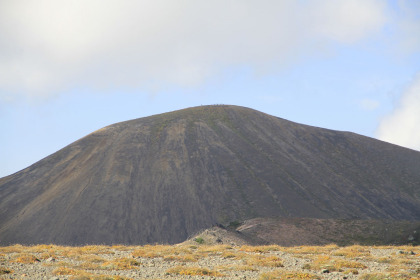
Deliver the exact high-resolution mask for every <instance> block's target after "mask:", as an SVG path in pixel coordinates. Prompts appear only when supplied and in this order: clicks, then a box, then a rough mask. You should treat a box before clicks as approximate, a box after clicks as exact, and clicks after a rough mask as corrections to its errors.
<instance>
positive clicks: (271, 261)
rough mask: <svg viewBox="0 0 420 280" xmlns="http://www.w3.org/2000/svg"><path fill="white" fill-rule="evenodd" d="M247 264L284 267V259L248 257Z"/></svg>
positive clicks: (262, 256)
mask: <svg viewBox="0 0 420 280" xmlns="http://www.w3.org/2000/svg"><path fill="white" fill-rule="evenodd" d="M245 263H246V264H247V265H253V266H264V267H283V262H282V259H280V258H279V257H277V256H264V255H248V256H247V257H246V258H245Z"/></svg>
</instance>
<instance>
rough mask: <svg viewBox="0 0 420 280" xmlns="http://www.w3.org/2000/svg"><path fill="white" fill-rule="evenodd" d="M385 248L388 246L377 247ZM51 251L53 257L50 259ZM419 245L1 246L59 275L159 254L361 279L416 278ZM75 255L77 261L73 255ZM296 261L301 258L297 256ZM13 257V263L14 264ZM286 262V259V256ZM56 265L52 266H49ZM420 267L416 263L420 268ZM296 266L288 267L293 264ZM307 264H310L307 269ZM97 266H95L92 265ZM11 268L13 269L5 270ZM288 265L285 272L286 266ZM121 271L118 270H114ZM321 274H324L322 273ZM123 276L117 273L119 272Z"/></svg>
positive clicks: (272, 274)
mask: <svg viewBox="0 0 420 280" xmlns="http://www.w3.org/2000/svg"><path fill="white" fill-rule="evenodd" d="M381 249H386V250H388V249H389V251H385V252H384V251H382V252H378V251H377V250H381ZM116 251H120V252H123V256H124V257H123V256H121V255H118V256H117V255H116V254H115V253H116ZM50 257H53V258H54V259H55V261H51V262H50V261H46V260H47V259H48V258H50ZM286 257H292V258H302V257H303V258H304V259H305V265H303V267H302V268H303V269H304V270H303V271H301V272H297V271H293V270H294V268H293V267H287V268H284V269H278V268H281V267H283V266H284V264H285V263H284V258H286ZM419 257H420V247H413V246H373V247H367V246H358V245H355V246H347V247H338V246H337V245H334V244H332V245H327V246H297V247H281V246H277V245H268V246H240V247H239V246H229V245H223V244H220V245H206V244H194V245H191V244H190V245H185V244H183V245H173V246H171V245H145V246H122V245H115V246H102V245H92V246H83V247H71V246H56V245H42V244H41V245H35V246H21V245H13V246H7V247H0V260H1V263H2V265H7V263H10V264H11V269H13V270H15V268H14V266H16V263H20V264H22V265H33V264H35V263H38V262H39V261H42V263H41V265H44V266H48V267H49V269H54V274H55V275H57V276H60V275H67V278H69V279H77V280H84V279H95V280H104V279H129V278H124V277H119V276H112V275H111V276H108V275H103V274H93V273H94V272H95V273H98V272H102V273H104V274H107V273H109V272H108V271H121V270H138V269H140V268H141V262H142V261H143V262H149V260H145V258H149V259H153V258H159V261H163V262H166V263H165V265H168V264H170V263H171V264H172V266H175V267H172V268H170V269H168V270H167V271H166V273H168V274H171V275H172V276H171V277H175V278H176V275H179V276H178V277H181V276H182V275H190V276H214V277H220V276H222V275H223V274H222V273H225V274H226V276H229V277H230V276H231V275H232V273H233V272H234V271H237V272H241V271H248V272H250V273H251V274H252V275H253V277H254V278H257V277H258V275H257V274H258V271H260V270H261V272H264V273H261V274H260V275H259V277H260V278H259V279H317V278H319V277H317V274H315V273H318V275H320V274H319V272H320V271H321V270H323V269H328V270H329V271H330V272H339V273H341V274H340V275H341V276H345V275H349V274H359V275H358V276H357V277H359V279H365V280H379V279H405V280H407V279H411V280H414V279H418V280H420V278H419V277H418V275H420V258H419ZM206 258H213V259H218V260H219V261H224V262H225V263H226V264H225V265H220V266H216V267H214V268H213V267H210V268H208V267H202V266H201V265H197V264H198V263H200V264H201V262H198V261H201V260H202V259H206ZM69 259H72V260H73V261H70V260H69ZM296 261H298V260H296ZM299 261H300V262H302V260H299ZM12 263H14V264H13V265H12ZM287 263H288V262H287ZM373 264H375V265H374V266H372V267H373V268H375V267H378V266H380V267H381V271H380V272H377V273H375V271H374V272H372V273H365V272H366V270H365V269H366V267H367V266H369V267H370V266H371V265H373ZM51 267H52V268H51ZM416 267H417V269H416ZM290 268H291V269H292V271H288V270H289V269H290ZM11 269H9V268H7V267H0V274H9V273H11V276H10V275H8V276H3V277H15V275H14V272H13V271H12V270H11ZM305 269H306V270H305ZM93 270H97V271H93ZM7 271H10V272H7ZM286 271H287V272H286ZM113 273H115V274H117V273H116V272H113ZM320 276H322V275H320ZM118 277H119V278H118ZM0 278H2V277H0Z"/></svg>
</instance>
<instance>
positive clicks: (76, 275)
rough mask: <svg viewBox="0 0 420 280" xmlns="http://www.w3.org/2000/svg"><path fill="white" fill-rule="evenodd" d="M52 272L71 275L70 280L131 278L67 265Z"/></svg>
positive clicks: (122, 279) (129, 279)
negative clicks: (95, 272) (89, 271)
mask: <svg viewBox="0 0 420 280" xmlns="http://www.w3.org/2000/svg"><path fill="white" fill-rule="evenodd" d="M53 274H54V275H56V276H63V275H65V276H68V275H70V276H72V277H70V279H71V280H131V279H132V278H127V277H123V276H117V275H103V274H92V273H88V272H86V271H83V270H80V269H72V268H68V267H59V268H57V269H56V270H54V271H53Z"/></svg>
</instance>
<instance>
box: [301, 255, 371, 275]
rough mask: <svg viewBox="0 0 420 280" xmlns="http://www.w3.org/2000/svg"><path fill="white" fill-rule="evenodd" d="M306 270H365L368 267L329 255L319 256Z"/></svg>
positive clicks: (307, 265) (306, 266)
mask: <svg viewBox="0 0 420 280" xmlns="http://www.w3.org/2000/svg"><path fill="white" fill-rule="evenodd" d="M304 268H305V269H312V270H320V269H328V270H329V271H344V269H349V268H350V269H365V268H367V266H366V265H364V264H362V263H360V262H357V261H352V260H344V259H338V258H333V257H331V256H328V255H319V256H318V257H316V258H315V259H314V260H313V261H312V263H309V264H306V265H305V266H304ZM354 274H355V273H354Z"/></svg>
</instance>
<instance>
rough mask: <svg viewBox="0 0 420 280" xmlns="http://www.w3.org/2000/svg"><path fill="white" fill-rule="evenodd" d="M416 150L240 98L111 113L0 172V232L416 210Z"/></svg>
mask: <svg viewBox="0 0 420 280" xmlns="http://www.w3.org/2000/svg"><path fill="white" fill-rule="evenodd" d="M419 171H420V152H416V151H413V150H410V149H406V148H402V147H399V146H396V145H392V144H389V143H385V142H381V141H378V140H375V139H371V138H368V137H364V136H360V135H357V134H354V133H349V132H339V131H332V130H327V129H322V128H316V127H311V126H307V125H301V124H297V123H293V122H290V121H287V120H284V119H281V118H278V117H275V116H271V115H267V114H264V113H262V112H258V111H255V110H252V109H248V108H244V107H238V106H201V107H194V108H188V109H184V110H179V111H174V112H170V113H165V114H160V115H154V116H151V117H146V118H141V119H136V120H131V121H127V122H122V123H117V124H114V125H110V126H108V127H105V128H103V129H100V130H98V131H95V132H93V133H91V134H89V135H88V136H86V137H84V138H82V139H80V140H78V141H76V142H74V143H73V144H71V145H69V146H67V147H65V148H63V149H62V150H60V151H58V152H56V153H54V154H52V155H51V156H48V157H46V158H44V159H43V160H41V161H39V162H37V163H35V164H33V165H32V166H30V167H28V168H26V169H24V170H22V171H20V172H17V173H15V174H13V175H10V176H7V177H4V178H1V179H0V243H1V244H9V243H23V244H28V243H56V244H87V243H96V244H98V243H100V244H115V243H123V244H145V243H155V242H161V243H178V242H182V241H184V240H185V239H187V238H188V236H191V235H192V234H194V233H196V232H197V231H200V230H202V229H205V228H208V227H211V226H212V225H215V224H221V225H229V224H232V223H233V224H235V223H238V222H241V221H244V220H247V219H252V218H258V217H304V218H319V219H362V220H363V219H393V220H411V221H415V220H417V221H418V220H420V172H419Z"/></svg>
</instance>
